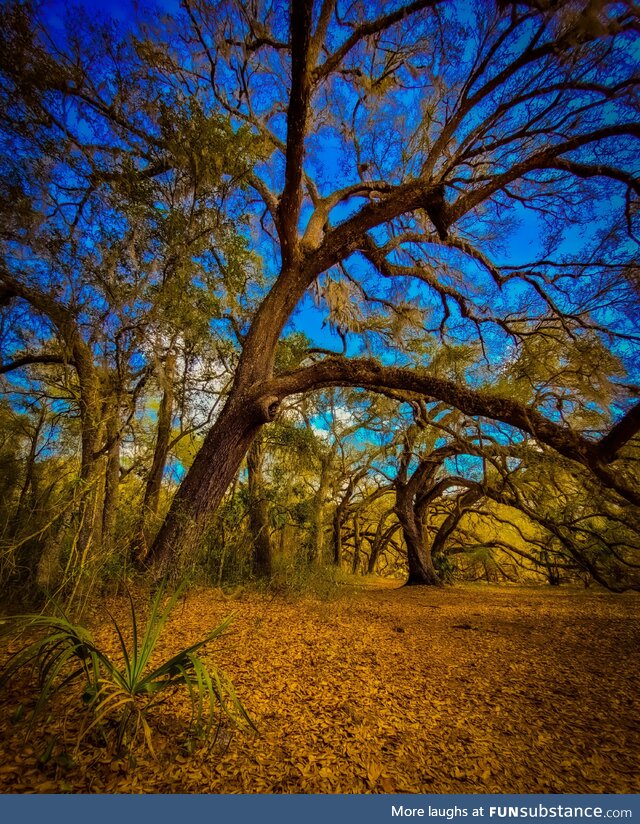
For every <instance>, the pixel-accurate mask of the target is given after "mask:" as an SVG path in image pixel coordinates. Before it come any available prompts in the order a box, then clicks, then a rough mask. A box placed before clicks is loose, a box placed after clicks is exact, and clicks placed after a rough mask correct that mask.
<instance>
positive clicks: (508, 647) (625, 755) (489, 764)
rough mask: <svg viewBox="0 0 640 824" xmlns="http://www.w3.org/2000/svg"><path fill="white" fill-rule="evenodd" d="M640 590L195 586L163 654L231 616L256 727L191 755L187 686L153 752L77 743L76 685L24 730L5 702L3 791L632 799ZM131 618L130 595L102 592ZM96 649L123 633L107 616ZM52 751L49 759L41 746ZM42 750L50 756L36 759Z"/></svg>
mask: <svg viewBox="0 0 640 824" xmlns="http://www.w3.org/2000/svg"><path fill="white" fill-rule="evenodd" d="M638 603H639V597H638V594H637V593H628V594H626V595H623V596H616V595H611V594H609V593H603V592H597V591H595V590H586V591H581V590H578V589H565V588H562V589H552V588H534V587H513V586H504V587H494V586H458V587H452V588H446V589H444V590H434V589H430V588H403V589H396V590H392V589H389V588H382V589H369V590H365V591H362V592H358V593H348V594H345V595H344V597H341V598H339V599H337V600H334V601H328V602H323V601H317V600H313V599H310V598H307V599H301V600H297V601H291V600H287V599H285V598H282V597H281V596H278V597H272V596H266V595H261V594H257V593H254V592H244V593H242V594H240V597H238V598H237V599H235V600H231V601H230V600H228V599H225V598H224V597H221V594H220V593H219V591H218V592H216V591H210V590H198V591H194V592H192V593H190V594H189V595H188V597H187V599H186V601H185V602H184V604H183V605H182V606H181V607H178V608H177V609H176V613H175V615H174V616H173V618H172V620H171V622H170V625H169V626H168V628H167V630H166V633H165V636H164V638H163V640H161V648H160V649H159V650H158V654H159V656H160V655H161V656H166V655H169V654H171V653H173V652H175V651H176V650H178V649H179V648H180V647H182V646H186V645H187V644H189V643H191V642H193V641H194V640H197V639H198V637H199V636H201V635H202V634H204V633H205V632H206V631H207V630H209V629H211V628H212V627H213V626H215V625H216V624H217V623H219V621H220V620H221V619H222V618H223V617H225V616H226V615H228V614H229V612H234V613H236V619H235V622H234V624H233V628H232V631H231V632H230V633H229V634H228V635H227V636H226V637H224V638H222V639H221V640H220V642H219V643H218V644H217V645H216V644H214V645H212V647H211V648H210V649H209V650H208V651H207V652H206V653H205V658H206V659H207V660H208V661H212V662H215V663H217V664H219V665H220V666H222V667H223V668H224V669H225V671H226V672H227V673H228V674H229V675H230V676H231V678H232V679H233V680H234V683H235V685H236V688H237V691H238V694H239V695H240V697H241V699H242V700H243V702H244V704H245V706H246V708H247V709H248V711H249V712H250V713H251V715H252V717H253V718H254V720H255V722H256V724H257V726H258V727H259V729H260V735H259V736H257V737H256V736H252V735H247V734H241V733H239V732H237V731H236V732H233V731H230V730H228V729H222V730H221V732H220V734H219V736H218V739H217V741H216V744H215V746H213V747H211V748H207V747H204V746H201V745H200V746H199V747H197V748H196V749H195V751H193V752H190V751H189V742H188V741H187V740H186V739H185V730H186V727H187V725H188V716H187V708H186V705H185V704H183V703H181V702H180V700H179V696H175V697H172V698H171V700H170V701H169V702H168V703H167V704H166V705H164V706H163V707H161V709H160V711H159V714H158V716H157V718H156V720H155V728H154V748H155V750H156V754H157V757H156V758H153V757H152V756H151V755H150V754H149V752H148V751H147V750H146V749H145V748H144V747H142V746H140V747H139V748H138V749H137V750H136V751H135V753H134V757H133V758H131V759H128V758H126V757H120V758H114V757H113V756H112V755H111V754H110V753H109V752H108V751H107V750H105V749H104V748H101V747H99V746H97V744H96V743H95V742H91V741H84V742H83V743H82V744H81V746H80V748H79V749H78V751H77V752H74V751H73V747H72V746H71V747H69V746H65V742H69V741H71V742H72V741H73V739H74V734H75V733H76V732H77V729H78V727H79V724H80V721H79V717H78V712H79V710H78V707H79V702H78V695H77V692H74V693H73V694H69V695H68V696H66V697H65V698H64V699H58V700H57V701H56V703H54V705H53V707H52V711H51V713H50V714H49V716H48V717H44V716H43V717H42V718H41V719H40V721H38V723H37V726H36V728H35V729H34V730H33V731H31V732H26V728H25V725H24V723H23V722H21V723H15V722H12V721H11V715H12V713H13V712H14V710H15V708H16V706H17V705H18V704H19V702H20V701H21V700H22V699H23V698H24V697H25V695H26V694H28V693H25V692H24V690H25V685H24V683H19V682H15V684H14V686H13V687H12V688H11V689H10V690H9V691H8V693H7V694H5V695H3V696H2V697H1V703H0V719H1V720H0V742H1V743H0V790H2V791H3V792H108V793H116V792H117V793H123V792H125V793H126V792H133V793H140V792H184V793H203V792H206V793H369V792H374V793H403V792H412V793H413V792H416V793H491V792H518V793H533V792H536V793H537V792H542V793H567V792H572V793H585V792H593V793H603V792H607V793H611V792H615V793H637V792H640V769H639V767H640V764H639V763H638V753H639V752H640V722H639V720H638V719H639V718H640V690H639V689H638V687H639V686H640V683H639V682H640V668H639V666H638V663H639V658H640V644H639V643H638V641H639V640H640V639H639V636H640V632H639V630H640V616H639V614H638ZM106 606H108V608H109V609H110V610H111V611H114V612H115V613H116V614H117V615H118V616H119V617H122V618H123V621H124V620H125V616H126V610H127V605H126V603H125V601H124V599H109V601H108V604H106ZM99 615H100V610H99V608H98V609H97V611H96V616H98V617H96V618H95V620H94V622H93V629H94V632H95V635H96V637H97V638H99V639H100V641H101V642H102V643H105V644H110V643H113V641H114V639H113V637H112V635H113V633H112V630H111V629H110V628H109V625H108V623H107V622H106V621H104V616H103V617H102V618H100V617H99ZM47 753H48V756H47ZM43 762H44V763H43Z"/></svg>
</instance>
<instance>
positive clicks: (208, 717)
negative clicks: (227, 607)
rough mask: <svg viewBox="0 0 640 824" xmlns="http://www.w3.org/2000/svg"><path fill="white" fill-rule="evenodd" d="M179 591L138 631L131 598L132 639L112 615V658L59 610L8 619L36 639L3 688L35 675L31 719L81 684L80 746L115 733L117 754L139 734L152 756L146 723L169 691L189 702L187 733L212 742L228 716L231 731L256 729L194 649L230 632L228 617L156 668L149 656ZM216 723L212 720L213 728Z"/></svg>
mask: <svg viewBox="0 0 640 824" xmlns="http://www.w3.org/2000/svg"><path fill="white" fill-rule="evenodd" d="M181 592H182V589H181V588H179V589H177V590H176V591H175V592H174V593H173V595H171V596H170V597H169V599H168V600H167V602H166V603H165V604H163V601H164V595H163V588H160V589H159V590H158V592H157V593H156V594H155V596H154V598H153V600H152V603H151V608H150V611H149V616H148V618H147V622H146V625H145V626H144V628H142V631H140V629H141V628H140V627H139V621H138V617H137V615H136V609H135V606H134V603H133V599H132V598H131V596H129V602H130V609H131V642H130V643H127V640H126V639H125V635H124V633H123V629H122V628H121V626H120V625H119V624H118V622H117V621H116V620H115V618H113V616H111V615H110V618H111V620H112V622H113V624H114V627H115V630H116V635H117V639H118V648H119V649H118V652H119V655H117V656H116V658H118V659H120V660H114V657H112V656H110V655H109V654H108V653H107V652H106V651H105V650H104V649H101V648H100V647H99V646H98V645H97V644H96V642H95V641H94V640H93V637H92V636H91V633H90V632H89V631H88V630H87V629H86V628H85V627H83V626H81V625H80V624H76V623H74V622H72V621H71V620H70V619H69V618H68V617H67V616H66V615H65V614H64V612H63V611H62V610H58V614H57V615H24V616H16V617H12V618H10V619H7V621H6V624H7V626H8V627H9V628H10V629H16V628H19V629H21V630H26V631H28V632H29V633H31V632H35V633H36V634H37V638H36V639H35V640H33V641H30V642H29V643H28V644H27V645H26V646H24V647H23V648H22V649H20V650H19V651H18V652H17V653H15V654H14V655H13V656H12V657H11V658H10V659H9V661H8V662H7V664H6V665H5V666H4V668H3V669H2V671H1V672H0V687H3V686H4V685H6V683H7V681H8V680H9V679H10V678H12V676H14V675H15V674H16V673H17V672H18V671H20V670H23V669H24V668H32V669H33V670H34V671H35V672H36V673H37V676H38V686H39V692H38V700H37V702H36V706H35V709H34V715H33V717H36V716H37V714H38V712H39V711H41V710H42V709H43V708H44V707H45V706H46V705H47V704H48V702H49V701H50V699H51V698H52V697H53V696H54V695H55V694H56V693H60V692H61V691H63V690H65V689H67V688H68V687H69V685H70V684H72V683H73V682H76V681H77V680H79V679H82V680H83V681H84V689H83V692H82V700H83V702H84V703H85V705H86V706H87V708H88V709H89V710H90V713H89V715H88V720H87V721H86V722H85V723H84V725H83V726H82V728H81V730H80V733H79V734H78V739H77V743H78V744H79V743H80V742H81V741H82V739H83V738H84V737H85V736H86V735H87V733H88V732H89V731H90V730H92V729H95V728H98V729H99V730H100V731H102V733H103V734H104V735H105V736H107V737H108V735H109V733H110V732H111V733H112V734H115V743H116V748H117V750H122V748H123V747H128V746H131V745H132V744H133V742H134V741H135V740H136V739H137V738H138V736H139V735H140V733H142V735H143V737H144V741H145V742H146V745H147V746H148V748H149V750H150V751H151V753H152V754H153V753H154V749H153V742H152V736H151V727H150V725H149V718H150V716H151V715H152V714H153V713H154V710H156V709H157V708H158V706H159V705H160V704H161V703H163V702H164V701H165V700H166V698H168V696H169V694H171V693H173V692H174V691H176V690H178V689H180V688H182V689H183V690H184V691H185V693H186V695H187V698H188V702H189V706H190V710H191V718H190V724H189V729H190V731H192V732H197V733H198V734H200V735H202V736H203V737H206V738H210V737H211V735H212V732H213V730H214V727H216V728H217V726H218V725H219V722H220V721H221V720H223V719H224V718H225V717H226V718H227V719H228V721H229V722H231V723H232V724H233V725H234V726H239V727H241V728H245V729H246V728H251V729H254V730H255V727H254V724H253V722H252V721H251V719H250V717H249V715H248V714H247V712H246V711H245V709H244V707H243V706H242V703H241V702H240V700H239V698H238V696H237V695H236V691H235V689H234V686H233V684H232V682H231V681H230V679H229V678H228V677H227V676H226V675H225V673H224V672H223V671H222V670H220V669H218V668H217V667H215V666H212V665H210V664H205V662H204V661H203V660H202V659H201V658H200V657H199V656H198V654H197V653H198V652H199V651H200V650H201V649H202V648H203V647H205V645H207V644H209V643H210V642H212V641H213V640H214V639H216V638H218V637H219V636H221V635H222V634H223V633H224V632H225V631H226V630H227V628H228V627H229V624H230V623H231V620H232V619H231V617H228V618H226V619H225V620H224V621H222V623H221V624H219V625H218V626H217V627H216V628H215V629H213V630H211V632H209V633H207V635H205V637H204V638H202V639H201V640H200V641H197V642H196V643H194V644H192V645H191V646H189V647H186V648H185V649H182V650H180V652H178V653H176V654H175V655H173V656H172V657H171V658H169V659H167V660H165V661H164V662H162V663H161V664H159V665H156V664H152V662H151V659H152V656H153V654H154V651H155V649H156V646H157V643H158V639H159V638H160V635H161V633H162V631H163V629H164V627H165V626H166V623H167V621H168V619H169V615H170V613H171V610H172V609H173V607H174V606H175V604H176V602H177V600H178V598H179V597H180V595H181ZM216 722H217V723H216Z"/></svg>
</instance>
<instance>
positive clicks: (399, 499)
mask: <svg viewBox="0 0 640 824" xmlns="http://www.w3.org/2000/svg"><path fill="white" fill-rule="evenodd" d="M412 493H413V490H412V487H411V485H410V484H402V483H398V484H397V486H396V506H395V511H396V515H397V516H398V521H399V522H400V525H401V527H402V536H403V538H404V542H405V545H406V547H407V564H408V567H409V575H408V577H407V582H406V583H407V585H409V586H411V585H415V584H421V585H425V586H442V581H441V580H440V578H439V576H438V573H437V572H436V569H435V567H434V566H433V561H432V559H431V552H430V551H429V550H428V548H427V545H426V539H425V535H424V528H423V525H422V522H421V521H420V520H419V519H418V518H417V517H416V512H415V508H414V496H413V494H412Z"/></svg>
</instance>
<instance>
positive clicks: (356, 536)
mask: <svg viewBox="0 0 640 824" xmlns="http://www.w3.org/2000/svg"><path fill="white" fill-rule="evenodd" d="M360 549H361V538H360V519H359V518H358V513H357V512H354V514H353V561H352V563H351V574H352V575H355V574H356V573H357V572H358V570H359V568H360Z"/></svg>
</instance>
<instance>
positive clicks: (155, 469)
mask: <svg viewBox="0 0 640 824" xmlns="http://www.w3.org/2000/svg"><path fill="white" fill-rule="evenodd" d="M175 379H176V355H175V352H172V351H169V352H168V354H167V357H166V359H165V363H164V370H163V373H162V399H161V401H160V408H159V409H158V427H157V430H156V443H155V448H154V450H153V461H152V463H151V469H150V471H149V475H148V477H147V483H146V485H145V489H144V498H143V501H142V516H141V519H140V524H139V525H138V529H137V532H138V535H137V537H136V539H135V540H134V545H133V556H134V560H135V562H136V563H138V564H139V563H142V562H144V559H145V557H146V555H147V552H148V551H149V547H150V546H151V534H152V532H153V530H154V528H155V521H156V518H157V515H158V507H159V505H160V492H161V490H162V477H163V475H164V470H165V467H166V465H167V457H168V455H169V443H170V439H171V425H172V423H173V405H174V398H175Z"/></svg>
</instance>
